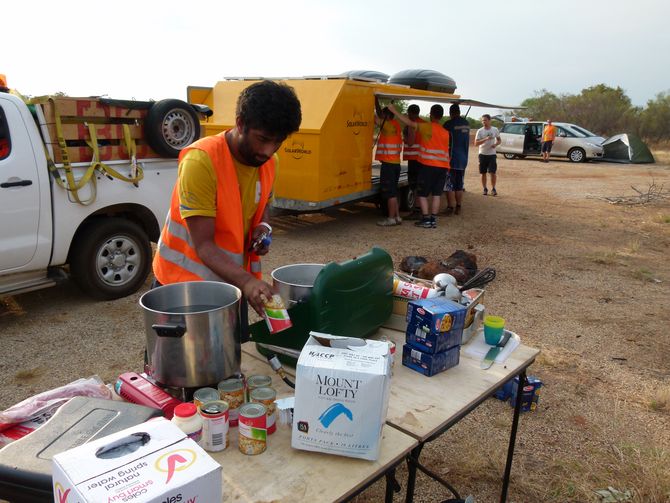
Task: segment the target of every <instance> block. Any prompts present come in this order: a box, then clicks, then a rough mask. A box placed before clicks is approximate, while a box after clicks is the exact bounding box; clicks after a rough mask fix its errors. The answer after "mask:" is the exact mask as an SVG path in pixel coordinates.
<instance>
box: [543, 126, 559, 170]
mask: <svg viewBox="0 0 670 503" xmlns="http://www.w3.org/2000/svg"><path fill="white" fill-rule="evenodd" d="M555 138H556V126H554V125H553V124H552V122H551V119H547V123H546V124H545V125H544V129H542V162H549V154H551V147H553V146H554V139H555Z"/></svg>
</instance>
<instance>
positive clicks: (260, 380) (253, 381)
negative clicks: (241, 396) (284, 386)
mask: <svg viewBox="0 0 670 503" xmlns="http://www.w3.org/2000/svg"><path fill="white" fill-rule="evenodd" d="M256 388H272V377H270V376H266V375H261V374H257V375H253V376H249V377H247V402H248V401H249V400H250V396H251V392H252V391H253V390H255V389H256Z"/></svg>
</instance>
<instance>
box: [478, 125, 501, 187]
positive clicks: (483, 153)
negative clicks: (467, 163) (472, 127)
mask: <svg viewBox="0 0 670 503" xmlns="http://www.w3.org/2000/svg"><path fill="white" fill-rule="evenodd" d="M482 124H484V127H482V128H479V129H478V130H477V134H476V136H475V145H476V146H478V147H479V174H480V175H482V187H483V189H484V192H483V194H484V195H485V196H488V194H489V189H488V187H487V185H486V173H488V174H489V176H490V178H491V195H493V196H497V195H498V192H497V191H496V182H497V180H498V176H497V173H496V172H497V171H498V164H497V162H496V147H497V146H498V145H500V131H498V128H497V127H495V126H492V125H491V116H490V115H489V114H484V115H482Z"/></svg>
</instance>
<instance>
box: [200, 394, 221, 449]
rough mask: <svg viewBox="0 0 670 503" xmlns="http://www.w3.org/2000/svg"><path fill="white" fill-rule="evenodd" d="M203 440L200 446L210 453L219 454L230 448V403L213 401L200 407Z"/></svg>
mask: <svg viewBox="0 0 670 503" xmlns="http://www.w3.org/2000/svg"><path fill="white" fill-rule="evenodd" d="M200 416H201V417H202V439H201V440H200V446H201V447H202V448H203V449H205V450H206V451H209V452H218V451H222V450H224V449H225V448H226V447H227V446H228V403H226V402H224V401H223V400H212V401H209V402H205V403H203V404H202V405H201V406H200Z"/></svg>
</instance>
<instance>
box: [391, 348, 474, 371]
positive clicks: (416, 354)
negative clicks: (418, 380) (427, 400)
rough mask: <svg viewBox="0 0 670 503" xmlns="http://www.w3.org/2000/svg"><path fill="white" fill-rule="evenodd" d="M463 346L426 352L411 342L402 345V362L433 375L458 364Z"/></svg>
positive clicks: (406, 365) (413, 368)
mask: <svg viewBox="0 0 670 503" xmlns="http://www.w3.org/2000/svg"><path fill="white" fill-rule="evenodd" d="M460 355H461V347H460V346H453V347H452V348H450V349H448V350H447V351H442V352H441V353H434V354H432V353H424V352H423V351H419V350H418V349H416V348H413V347H412V346H411V345H409V344H405V345H404V346H403V347H402V364H403V365H404V366H405V367H409V368H411V369H412V370H416V371H417V372H420V373H421V374H423V375H425V376H428V377H431V376H434V375H435V374H439V373H440V372H443V371H445V370H447V369H449V368H451V367H455V366H456V365H458V362H459V360H460Z"/></svg>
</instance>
